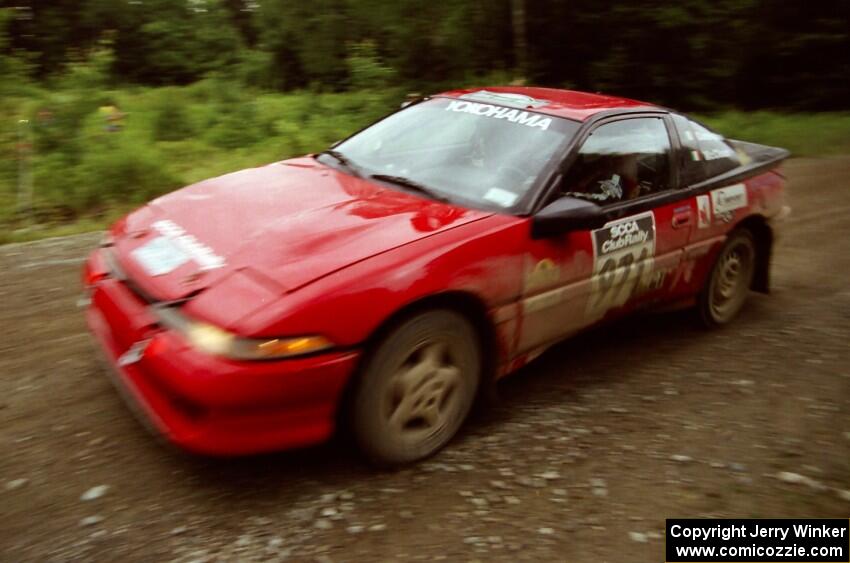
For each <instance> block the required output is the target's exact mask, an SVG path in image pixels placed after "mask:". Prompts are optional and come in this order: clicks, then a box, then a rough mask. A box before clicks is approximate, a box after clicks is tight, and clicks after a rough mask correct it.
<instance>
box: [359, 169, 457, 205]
mask: <svg viewBox="0 0 850 563" xmlns="http://www.w3.org/2000/svg"><path fill="white" fill-rule="evenodd" d="M369 177H370V178H372V179H373V180H380V181H381V182H389V183H390V184H396V185H397V186H402V187H405V188H409V189H411V190H413V191H416V192H419V193H422V194H425V195H427V196H428V197H430V198H431V199H436V200H437V201H442V202H448V201H449V200H448V198H447V197H446V196H444V195H440V194H438V193H437V192H435V191H434V190H432V189H431V188H429V187H428V186H424V185H422V184H420V183H419V182H417V181H416V180H411V179H410V178H405V177H404V176H393V175H392V174H372V175H371V176H369Z"/></svg>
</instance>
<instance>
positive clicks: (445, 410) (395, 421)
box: [351, 310, 481, 465]
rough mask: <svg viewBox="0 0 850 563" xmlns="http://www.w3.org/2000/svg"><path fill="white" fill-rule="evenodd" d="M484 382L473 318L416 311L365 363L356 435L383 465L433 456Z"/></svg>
mask: <svg viewBox="0 0 850 563" xmlns="http://www.w3.org/2000/svg"><path fill="white" fill-rule="evenodd" d="M480 379H481V350H480V347H479V342H478V338H477V335H476V332H475V329H474V328H473V327H472V325H471V324H470V322H469V321H468V320H467V319H466V318H465V317H463V316H462V315H460V314H458V313H455V312H453V311H449V310H433V311H427V312H425V313H421V314H419V315H416V316H415V317H412V318H410V319H408V320H406V321H404V322H402V323H401V324H400V325H398V326H397V327H396V328H395V329H394V330H392V331H391V332H390V333H389V334H388V335H387V336H386V337H385V338H384V339H383V341H382V342H380V343H379V344H378V345H377V346H376V347H375V349H374V351H373V352H372V354H371V356H370V357H369V358H368V359H367V360H366V364H365V366H364V369H363V372H362V373H361V377H360V380H359V382H358V385H357V387H356V388H355V390H354V394H353V396H352V405H351V426H352V430H353V434H354V438H355V440H356V441H357V444H358V445H359V447H360V449H361V450H362V451H363V452H364V453H365V454H366V456H367V457H368V458H369V459H370V460H372V461H373V462H376V463H378V464H381V465H400V464H404V463H410V462H413V461H417V460H420V459H423V458H425V457H428V456H430V455H432V454H434V453H436V452H437V451H439V450H440V449H441V448H442V447H443V446H445V445H446V444H447V443H448V442H449V440H451V439H452V437H454V435H455V434H456V433H457V431H458V430H459V429H460V427H461V425H462V424H463V421H464V420H465V419H466V417H467V415H468V414H469V411H470V408H471V407H472V403H473V401H474V399H475V396H476V392H477V389H478V382H479V380H480Z"/></svg>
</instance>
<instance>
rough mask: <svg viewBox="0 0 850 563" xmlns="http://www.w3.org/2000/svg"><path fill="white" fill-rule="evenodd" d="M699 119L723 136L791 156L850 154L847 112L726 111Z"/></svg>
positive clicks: (849, 115) (849, 123) (849, 118)
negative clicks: (771, 148) (757, 144)
mask: <svg viewBox="0 0 850 563" xmlns="http://www.w3.org/2000/svg"><path fill="white" fill-rule="evenodd" d="M699 118H700V119H701V120H702V121H703V122H704V123H705V124H706V125H709V126H710V127H712V128H713V129H715V130H716V131H718V132H719V133H722V134H723V135H725V136H727V137H730V138H733V139H740V140H742V141H750V142H753V143H761V144H765V145H773V146H777V147H783V148H786V149H788V150H790V151H791V154H792V155H793V156H825V155H830V154H848V153H850V113H808V114H807V113H792V114H786V113H775V112H767V111H757V112H752V113H743V112H737V111H729V112H724V113H720V114H714V115H703V116H699Z"/></svg>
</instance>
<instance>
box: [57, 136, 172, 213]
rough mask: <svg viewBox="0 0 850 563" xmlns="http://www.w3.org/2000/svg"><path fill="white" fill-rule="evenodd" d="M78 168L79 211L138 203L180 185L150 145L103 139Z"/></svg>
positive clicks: (76, 187)
mask: <svg viewBox="0 0 850 563" xmlns="http://www.w3.org/2000/svg"><path fill="white" fill-rule="evenodd" d="M97 145H98V146H97V147H96V148H95V149H94V150H89V151H87V152H86V154H85V157H84V158H83V160H82V162H81V163H80V165H79V167H78V170H77V172H78V174H77V178H76V180H75V181H76V183H77V184H76V186H74V187H73V190H72V191H73V193H74V195H75V197H74V203H75V204H76V206H78V209H79V210H81V211H82V210H84V209H87V208H92V207H97V206H103V205H107V204H111V203H119V202H120V203H125V202H131V203H142V202H145V201H147V200H149V199H151V198H153V197H155V196H157V195H160V194H162V193H165V192H168V191H171V190H173V189H175V188H177V187H179V186H180V185H181V183H182V182H181V181H180V179H179V178H178V177H177V176H176V175H174V174H173V173H172V172H171V171H170V168H169V167H168V166H166V165H164V161H165V159H164V158H163V157H162V155H160V154H158V152H157V151H156V150H155V149H153V148H151V147H144V146H137V145H136V144H134V143H131V142H127V141H125V140H124V139H120V138H119V139H115V138H107V139H103V141H102V142H100V143H97Z"/></svg>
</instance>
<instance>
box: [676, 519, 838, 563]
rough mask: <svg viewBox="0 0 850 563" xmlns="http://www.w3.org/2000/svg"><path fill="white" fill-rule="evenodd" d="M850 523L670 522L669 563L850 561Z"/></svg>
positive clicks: (832, 521) (810, 520) (833, 521)
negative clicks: (704, 562)
mask: <svg viewBox="0 0 850 563" xmlns="http://www.w3.org/2000/svg"><path fill="white" fill-rule="evenodd" d="M848 542H850V520H838V519H831V520H827V519H776V520H770V519H748V520H697V519H683V520H673V519H668V520H667V548H666V561H667V563H674V562H675V563H699V562H703V561H706V562H712V561H724V562H729V563H732V562H737V563H746V562H755V563H772V562H782V561H785V562H789V563H790V562H792V561H794V562H800V563H805V562H811V563H830V562H835V563H841V562H843V563H847V562H848V561H850V543H848Z"/></svg>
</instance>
